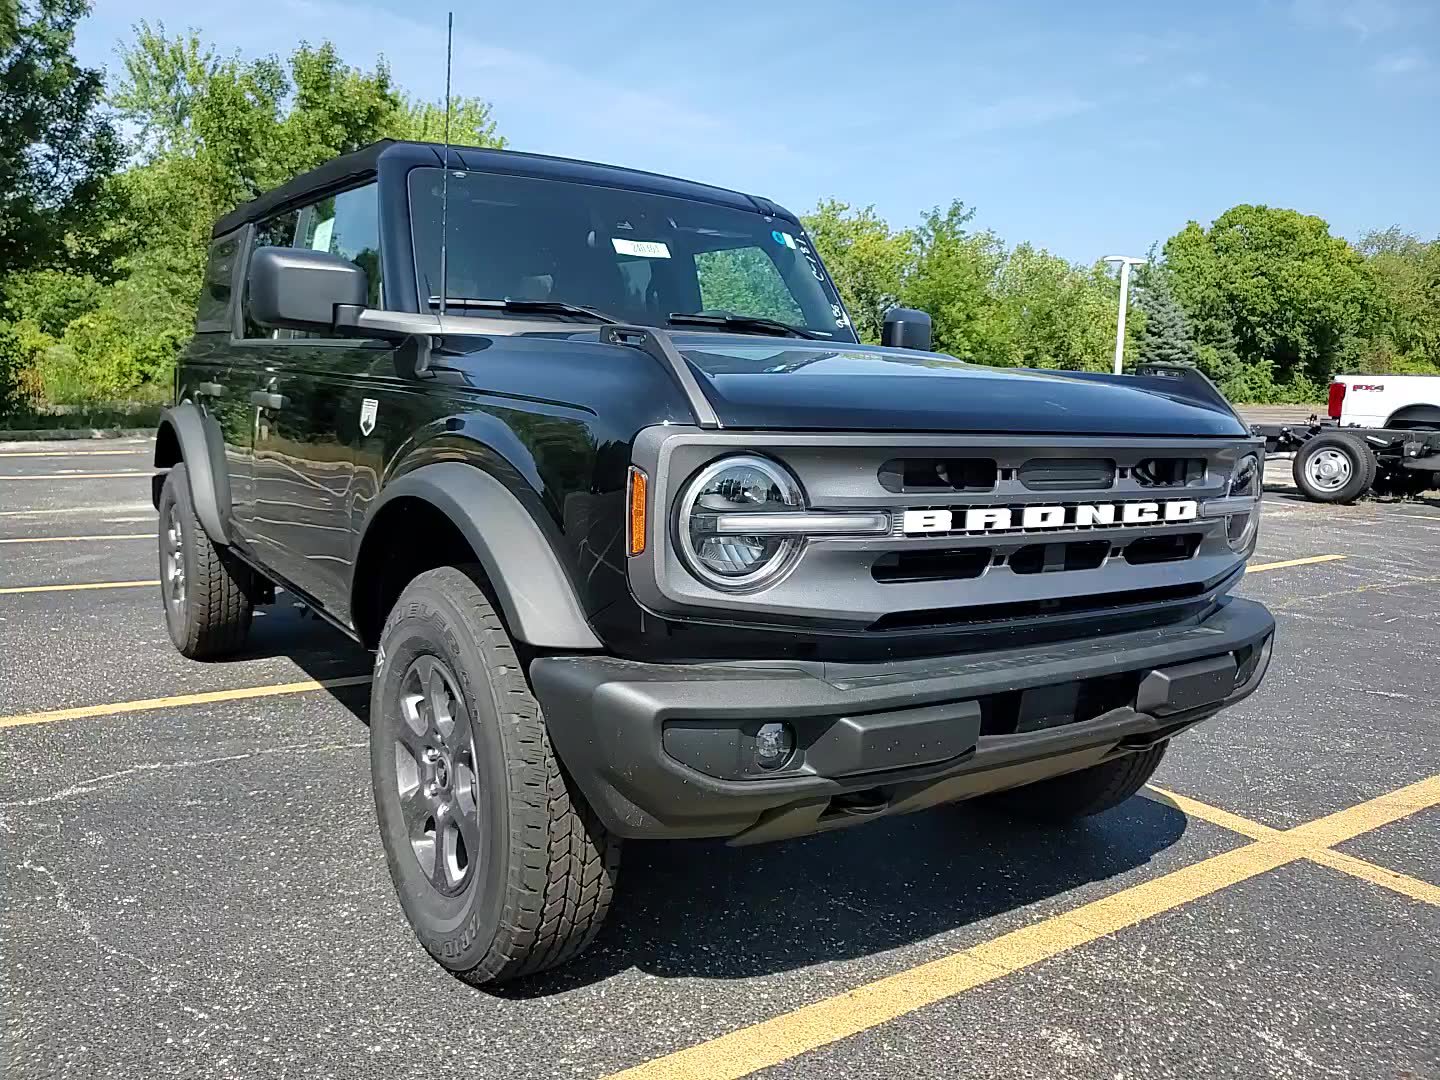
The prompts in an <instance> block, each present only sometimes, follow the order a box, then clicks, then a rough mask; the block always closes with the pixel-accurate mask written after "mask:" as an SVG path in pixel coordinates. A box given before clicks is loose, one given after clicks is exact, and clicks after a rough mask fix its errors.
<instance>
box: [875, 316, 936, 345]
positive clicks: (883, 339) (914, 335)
mask: <svg viewBox="0 0 1440 1080" xmlns="http://www.w3.org/2000/svg"><path fill="white" fill-rule="evenodd" d="M880 344H882V345H885V346H887V347H888V348H891V349H916V350H918V351H920V352H929V351H930V316H929V315H927V314H925V312H923V311H916V310H915V309H914V308H906V307H897V308H891V309H890V310H889V311H887V312H886V313H885V327H884V329H883V330H881V331H880Z"/></svg>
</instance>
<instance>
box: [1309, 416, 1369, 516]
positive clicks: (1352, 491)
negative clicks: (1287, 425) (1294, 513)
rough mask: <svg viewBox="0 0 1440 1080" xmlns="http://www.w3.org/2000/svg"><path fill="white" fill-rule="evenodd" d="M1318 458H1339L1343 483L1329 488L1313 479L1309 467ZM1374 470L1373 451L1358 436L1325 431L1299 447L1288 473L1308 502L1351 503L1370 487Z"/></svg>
mask: <svg viewBox="0 0 1440 1080" xmlns="http://www.w3.org/2000/svg"><path fill="white" fill-rule="evenodd" d="M1322 454H1324V455H1334V454H1339V455H1342V456H1343V458H1344V459H1345V461H1346V462H1347V466H1346V467H1347V468H1348V470H1349V475H1348V477H1346V478H1345V479H1344V482H1343V483H1338V482H1337V483H1335V484H1334V485H1333V486H1332V485H1329V484H1327V483H1325V482H1323V481H1322V480H1321V479H1320V478H1318V477H1317V476H1316V475H1315V469H1314V468H1312V466H1313V465H1314V464H1315V463H1316V462H1317V459H1319V458H1320V457H1321V455H1322ZM1378 468H1379V463H1378V462H1377V461H1376V460H1375V451H1373V450H1371V449H1370V446H1369V444H1367V443H1366V442H1365V440H1364V439H1362V438H1361V437H1360V436H1359V435H1355V434H1352V433H1350V432H1348V431H1327V432H1325V433H1324V434H1323V435H1316V436H1315V437H1314V438H1312V439H1306V440H1305V442H1304V443H1303V444H1301V446H1300V449H1299V450H1297V451H1296V452H1295V463H1294V464H1293V465H1292V466H1291V473H1292V475H1293V476H1294V478H1295V486H1296V487H1297V488H1299V489H1300V493H1301V494H1302V495H1304V496H1305V498H1307V499H1309V500H1310V501H1311V502H1322V503H1353V502H1354V501H1355V500H1356V499H1358V498H1360V496H1361V495H1364V494H1365V493H1366V492H1367V491H1369V490H1370V488H1371V487H1372V486H1374V483H1375V473H1376V470H1377V469H1378Z"/></svg>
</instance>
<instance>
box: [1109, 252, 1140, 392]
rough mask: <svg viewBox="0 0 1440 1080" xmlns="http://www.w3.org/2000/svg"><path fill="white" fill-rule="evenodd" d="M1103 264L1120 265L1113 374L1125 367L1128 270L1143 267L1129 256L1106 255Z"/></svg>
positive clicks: (1128, 300)
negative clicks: (1118, 305) (1118, 314)
mask: <svg viewBox="0 0 1440 1080" xmlns="http://www.w3.org/2000/svg"><path fill="white" fill-rule="evenodd" d="M1105 262H1107V263H1119V264H1120V318H1119V319H1118V320H1117V321H1116V323H1115V374H1116V375H1119V374H1120V373H1121V371H1122V370H1123V369H1124V367H1125V309H1126V308H1127V307H1129V305H1130V268H1131V267H1132V266H1144V265H1145V260H1144V259H1137V258H1134V257H1133V256H1130V255H1106V256H1105Z"/></svg>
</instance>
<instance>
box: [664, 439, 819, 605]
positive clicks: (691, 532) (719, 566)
mask: <svg viewBox="0 0 1440 1080" xmlns="http://www.w3.org/2000/svg"><path fill="white" fill-rule="evenodd" d="M804 505H805V497H804V496H803V495H802V494H801V491H800V484H799V483H798V482H797V481H796V480H795V478H794V477H793V476H791V475H790V474H789V473H788V472H787V471H786V470H785V469H783V468H781V467H780V466H779V465H777V464H775V462H773V461H768V460H766V459H765V458H762V457H755V456H753V455H750V454H744V455H737V456H735V457H727V458H721V459H720V460H719V461H714V462H711V463H710V464H709V465H707V466H705V468H703V469H701V470H700V471H699V472H698V473H697V474H696V475H695V478H694V479H693V480H691V481H690V484H689V486H688V487H686V489H685V493H684V495H682V496H681V498H680V504H679V507H678V515H679V516H678V519H677V522H676V524H677V531H678V533H679V541H680V551H681V553H682V554H683V556H684V558H685V562H686V564H687V565H688V566H689V568H690V570H691V572H692V573H694V574H695V575H696V576H697V577H698V578H700V579H701V580H702V581H704V582H706V583H707V584H710V585H714V586H716V587H717V588H721V589H729V590H732V591H740V590H745V589H755V588H759V587H760V586H762V585H765V584H767V583H769V582H772V581H774V580H775V579H776V578H778V577H779V576H780V575H781V574H783V573H784V572H785V571H786V570H788V569H789V568H790V566H791V565H792V564H793V562H794V559H795V556H796V555H797V554H798V553H799V551H800V544H801V539H800V538H799V537H798V536H767V535H766V534H765V533H764V532H763V531H762V530H760V529H757V530H756V531H755V532H753V533H752V532H744V531H737V530H735V528H734V523H735V519H736V518H737V517H739V516H740V515H743V514H773V513H776V512H780V513H784V512H786V511H795V510H800V509H802V508H803V507H804ZM722 520H723V523H724V525H725V528H724V529H723V530H722V528H721V525H722Z"/></svg>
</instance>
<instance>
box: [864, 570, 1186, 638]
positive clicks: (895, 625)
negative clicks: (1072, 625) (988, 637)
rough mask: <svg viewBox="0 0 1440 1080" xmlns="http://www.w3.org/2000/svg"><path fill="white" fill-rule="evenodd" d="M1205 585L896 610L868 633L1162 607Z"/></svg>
mask: <svg viewBox="0 0 1440 1080" xmlns="http://www.w3.org/2000/svg"><path fill="white" fill-rule="evenodd" d="M1205 590H1206V585H1205V583H1204V582H1203V581H1197V582H1195V583H1193V584H1190V585H1172V586H1170V587H1169V588H1166V589H1134V590H1129V591H1126V592H1113V593H1101V594H1099V595H1096V596H1058V597H1053V598H1049V599H1045V600H1021V601H1017V602H1015V603H1009V604H976V605H973V606H971V607H953V608H923V609H921V610H919V611H896V612H892V613H891V614H889V615H882V616H880V618H878V619H876V620H875V621H874V622H873V623H871V624H870V630H871V631H873V632H875V633H883V632H885V631H887V630H924V629H931V628H934V629H941V628H952V627H957V626H976V625H978V624H981V623H993V622H1008V621H1009V620H1011V619H1028V618H1034V617H1036V616H1037V615H1074V614H1077V613H1082V612H1092V611H1093V612H1101V611H1113V610H1115V609H1116V608H1123V607H1130V606H1131V605H1134V604H1147V603H1148V604H1162V603H1169V602H1173V601H1176V600H1193V599H1194V598H1195V597H1197V596H1203V595H1204V593H1205Z"/></svg>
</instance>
